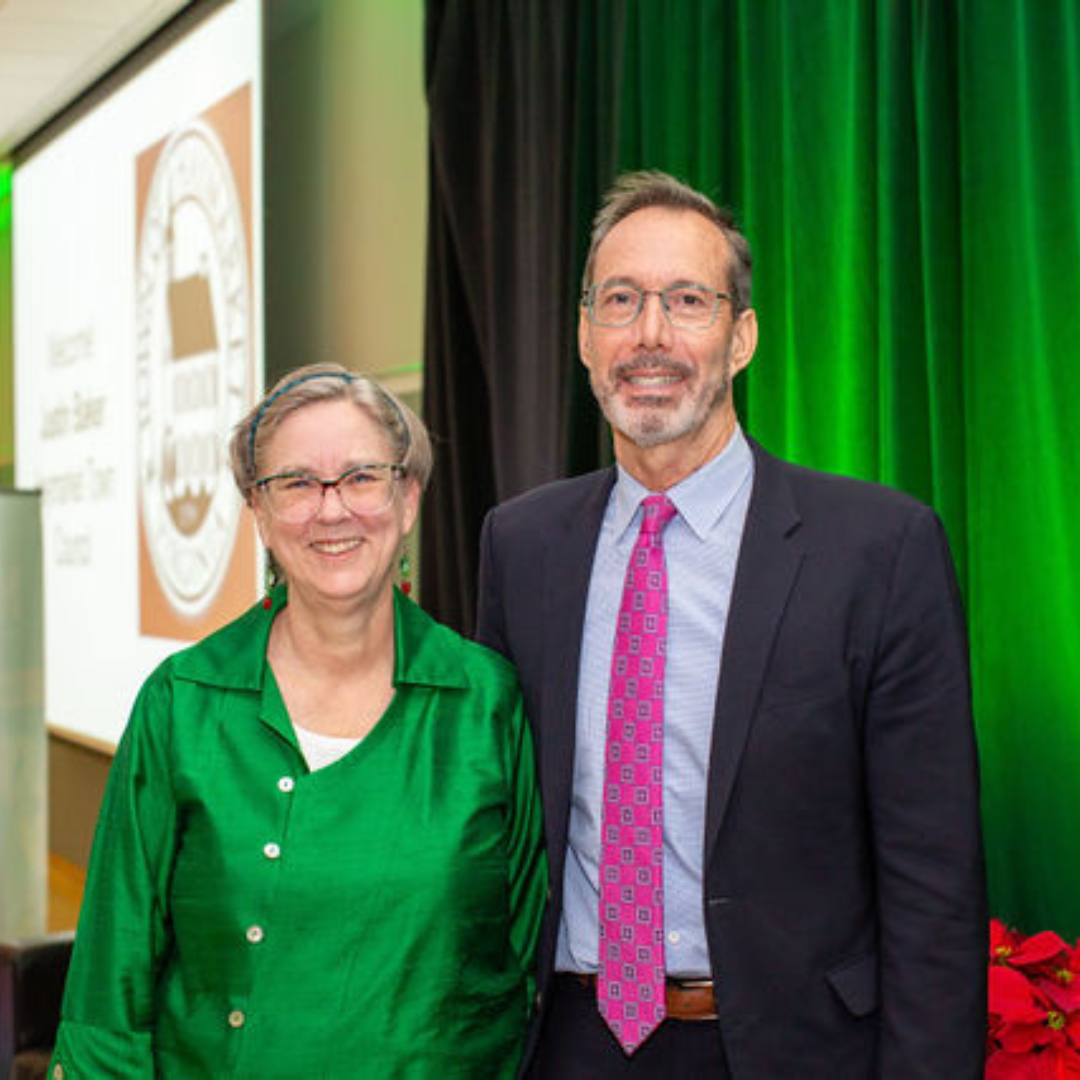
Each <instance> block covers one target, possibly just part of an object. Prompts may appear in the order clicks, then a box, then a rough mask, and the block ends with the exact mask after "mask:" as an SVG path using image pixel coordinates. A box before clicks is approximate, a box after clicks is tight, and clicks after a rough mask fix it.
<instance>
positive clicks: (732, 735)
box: [705, 441, 803, 863]
mask: <svg viewBox="0 0 1080 1080" xmlns="http://www.w3.org/2000/svg"><path fill="white" fill-rule="evenodd" d="M750 445H751V449H752V450H753V452H754V470H755V471H754V490H753V493H752V495H751V497H750V506H749V508H748V510H747V514H746V527H745V529H744V531H743V539H742V545H741V547H740V550H739V561H738V566H737V569H736V572H735V583H734V587H733V589H732V594H731V609H730V611H729V613H728V622H727V630H726V632H725V635H724V653H723V657H722V660H721V664H720V685H719V687H718V689H717V695H716V715H715V718H714V721H713V740H712V752H711V754H710V762H709V790H708V797H707V803H706V809H705V861H706V863H708V860H709V857H710V854H711V852H712V850H713V848H714V847H715V845H716V839H717V836H718V835H719V832H720V825H721V823H722V821H723V819H724V813H725V811H726V810H727V805H728V801H729V799H730V797H731V791H732V788H733V787H734V784H735V777H736V774H737V773H738V769H739V761H740V759H741V757H742V753H743V749H744V747H745V746H746V739H747V736H748V734H749V731H750V723H751V720H752V718H753V715H754V710H755V708H756V706H757V701H758V697H759V696H760V693H761V685H762V680H763V678H764V675H765V666H766V663H767V661H768V658H769V656H770V654H771V652H772V643H773V640H774V638H775V637H776V634H777V631H778V630H779V627H780V621H781V619H782V617H783V613H784V607H785V605H786V603H787V600H788V596H789V594H790V593H791V589H792V586H793V585H794V583H795V579H796V576H797V575H798V572H799V567H800V566H801V564H802V560H803V548H802V545H801V544H800V543H799V542H798V539H797V535H798V526H799V520H800V519H799V513H798V510H797V509H796V506H795V501H794V498H793V496H792V492H791V488H790V485H789V483H788V479H787V476H786V475H785V473H784V471H783V470H784V465H783V463H781V462H780V461H778V460H777V459H775V458H772V457H770V456H769V455H768V454H766V453H765V452H764V451H763V450H762V449H761V448H760V447H759V446H757V444H756V443H754V442H753V441H751V443H750Z"/></svg>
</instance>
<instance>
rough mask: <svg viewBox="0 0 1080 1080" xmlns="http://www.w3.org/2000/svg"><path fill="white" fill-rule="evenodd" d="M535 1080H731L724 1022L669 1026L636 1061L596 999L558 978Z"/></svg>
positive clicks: (534, 1069) (659, 1031)
mask: <svg viewBox="0 0 1080 1080" xmlns="http://www.w3.org/2000/svg"><path fill="white" fill-rule="evenodd" d="M528 1075H529V1077H530V1080H607V1078H608V1077H622V1076H626V1077H633V1078H634V1080H683V1078H691V1077H693V1078H697V1077H701V1078H702V1080H706V1078H707V1080H731V1073H730V1072H729V1070H728V1067H727V1059H726V1058H725V1057H724V1043H723V1040H722V1038H721V1037H720V1022H719V1021H718V1020H665V1021H664V1022H663V1023H662V1024H661V1025H660V1026H659V1027H658V1028H657V1029H656V1031H654V1032H653V1033H652V1034H651V1035H650V1036H649V1037H648V1038H647V1039H646V1040H645V1042H644V1043H642V1045H641V1046H640V1047H639V1048H638V1049H637V1051H636V1052H635V1053H634V1054H632V1055H631V1056H630V1057H627V1056H626V1054H625V1053H623V1050H622V1047H621V1046H619V1044H618V1043H617V1042H616V1041H615V1036H614V1035H612V1034H611V1031H610V1029H609V1028H608V1026H607V1024H605V1023H604V1018H603V1017H602V1016H601V1015H600V1013H599V1011H598V1010H597V1008H596V994H595V992H594V991H593V990H591V989H589V988H588V987H586V986H583V985H582V984H581V982H580V981H579V980H578V979H575V978H574V977H573V976H572V975H571V976H568V975H556V976H555V977H554V978H553V979H552V981H551V986H550V987H549V989H548V1009H547V1015H546V1016H545V1018H544V1027H543V1030H542V1031H541V1033H540V1042H539V1045H538V1047H537V1052H536V1056H535V1058H534V1061H533V1066H532V1068H531V1069H530V1070H529V1074H528Z"/></svg>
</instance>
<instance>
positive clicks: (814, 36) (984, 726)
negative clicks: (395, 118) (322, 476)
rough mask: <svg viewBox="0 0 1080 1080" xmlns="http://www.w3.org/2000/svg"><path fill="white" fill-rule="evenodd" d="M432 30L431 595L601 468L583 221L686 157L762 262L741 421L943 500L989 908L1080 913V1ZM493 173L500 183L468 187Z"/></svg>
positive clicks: (518, 11)
mask: <svg viewBox="0 0 1080 1080" xmlns="http://www.w3.org/2000/svg"><path fill="white" fill-rule="evenodd" d="M539 8H542V11H543V14H542V15H540V14H538V9H539ZM496 28H497V31H498V32H497V33H496V32H495V29H496ZM429 31H430V32H431V34H432V37H433V38H435V39H437V41H435V42H429V45H430V46H432V47H433V48H434V46H436V45H437V50H438V52H439V56H438V64H436V65H432V64H431V62H430V60H431V54H430V52H429V90H430V91H431V92H432V94H433V96H432V98H431V106H432V111H431V121H432V146H433V159H434V160H433V217H432V238H433V239H432V244H433V262H432V267H431V270H430V277H429V305H430V306H429V312H428V320H429V323H428V325H429V338H428V353H427V363H428V371H427V378H428V380H429V387H430V395H429V397H428V399H427V402H426V404H427V405H428V406H429V408H430V409H431V411H430V412H429V414H428V416H429V419H430V420H431V422H432V423H433V425H434V426H435V428H436V431H437V433H439V434H441V435H444V436H445V437H446V438H447V439H448V440H449V442H448V445H447V446H446V447H445V451H446V452H448V454H449V455H451V456H452V459H453V465H452V473H453V477H451V479H456V482H457V484H458V485H459V487H458V488H455V487H453V486H452V485H451V484H450V483H449V481H448V479H447V476H446V473H445V472H444V473H442V474H440V484H442V487H441V490H440V492H439V494H440V498H441V501H440V502H438V504H437V511H436V513H435V514H434V515H432V514H431V513H430V512H429V514H428V518H427V521H426V532H427V534H428V537H427V538H428V541H429V543H430V544H432V545H433V546H434V549H436V550H437V553H438V555H439V558H441V559H443V560H444V561H443V563H442V564H441V565H442V572H443V573H444V574H445V578H444V580H451V579H452V580H453V582H454V584H455V587H456V588H457V590H458V592H457V594H456V596H455V599H454V605H456V606H454V605H448V606H446V607H442V606H440V605H441V603H442V595H441V593H440V594H439V596H437V597H436V598H435V600H434V603H433V604H432V605H431V606H432V607H433V610H435V612H436V614H438V615H439V616H440V617H444V618H445V617H450V618H451V620H452V621H455V620H456V621H458V622H459V623H461V622H465V616H464V615H463V613H471V605H472V600H473V596H474V583H473V579H472V573H473V570H474V567H475V554H474V549H475V543H476V532H477V530H478V527H479V519H480V516H481V515H482V512H483V510H484V509H486V506H487V505H488V504H490V502H492V501H494V500H496V499H500V498H504V497H506V495H508V494H512V493H514V492H516V491H517V490H520V489H521V488H522V487H526V486H529V485H530V484H533V483H537V482H540V481H543V480H547V479H553V478H555V477H556V476H559V475H563V474H564V473H566V472H570V473H577V472H581V471H584V470H585V469H588V468H591V467H594V466H595V465H597V464H599V463H601V462H604V461H606V460H609V459H610V447H609V444H608V438H607V434H606V431H605V429H604V426H603V425H602V423H601V422H600V420H599V417H598V412H597V410H596V407H595V405H594V403H593V401H592V397H591V394H590V393H589V390H588V383H587V380H586V378H585V376H584V372H583V370H582V369H581V366H580V364H579V363H578V361H577V357H576V347H575V336H574V330H575V327H576V307H575V305H576V294H577V289H578V277H579V274H580V270H581V266H582V263H583V259H584V252H585V248H586V245H587V231H588V223H589V220H590V218H591V216H592V213H593V211H594V210H595V208H596V205H597V203H598V201H599V199H600V196H601V194H602V192H603V191H604V190H605V188H606V187H607V185H608V184H609V183H610V181H611V179H612V178H613V177H614V176H615V175H616V173H618V172H619V171H621V170H623V169H629V168H644V167H651V168H662V169H666V170H668V171H670V172H673V173H675V174H676V175H678V176H680V177H681V178H682V179H684V180H686V181H688V182H689V183H691V184H693V185H694V186H696V187H698V188H701V189H702V190H704V191H706V192H708V193H709V194H711V195H713V196H715V197H716V198H717V199H718V200H719V201H720V202H722V203H725V204H726V205H728V206H730V207H732V208H733V209H734V210H735V212H736V214H737V215H738V216H739V217H740V219H741V220H742V222H743V223H744V225H745V228H746V231H747V233H748V236H749V238H750V241H751V244H752V246H753V249H754V255H755V263H756V266H755V286H754V303H755V307H756V308H757V309H758V313H759V318H760V323H761V341H760V346H759V350H758V355H757V356H756V357H755V359H754V362H753V364H752V365H751V367H750V369H749V370H748V371H747V372H746V373H745V374H744V375H743V376H740V378H739V380H737V383H736V400H737V404H738V407H739V410H740V415H741V417H742V419H743V422H744V424H745V426H746V427H747V429H748V430H749V431H750V432H751V433H752V434H753V435H754V436H755V437H757V438H758V439H759V440H760V441H761V442H762V443H763V444H764V445H765V446H766V447H768V448H769V449H771V450H772V451H774V452H775V453H778V454H780V455H782V456H785V457H788V458H791V459H793V460H796V461H800V462H803V463H804V464H807V465H811V466H814V467H818V468H823V469H829V470H833V471H837V472H844V473H849V474H852V475H855V476H861V477H864V478H866V479H870V480H877V481H881V482H884V483H887V484H890V485H893V486H896V487H900V488H903V489H905V490H907V491H910V492H911V493H913V494H914V495H916V496H917V497H919V498H921V499H924V500H925V501H927V502H929V503H931V504H932V505H933V506H935V507H936V508H937V510H938V511H939V512H940V513H941V515H942V517H943V519H944V521H945V524H946V527H947V529H948V532H949V536H950V539H951V543H952V547H953V552H954V555H955V557H956V561H957V564H958V570H959V572H960V576H961V581H962V586H963V589H964V594H965V601H966V605H967V610H968V615H969V624H970V630H971V640H972V659H973V679H974V695H975V704H976V714H977V722H978V730H979V740H980V751H981V755H982V761H983V770H984V800H983V801H984V815H985V821H986V826H987V843H988V855H989V870H990V881H991V894H992V902H993V904H994V908H995V911H996V912H997V913H998V914H1000V915H1002V916H1003V917H1005V918H1008V919H1011V920H1013V921H1015V922H1017V923H1019V924H1020V925H1022V926H1025V927H1027V928H1029V929H1031V930H1037V929H1041V928H1042V927H1044V926H1046V927H1052V928H1054V929H1056V930H1058V931H1059V932H1061V933H1063V934H1066V935H1076V934H1080V858H1078V857H1077V856H1078V855H1080V827H1078V826H1076V825H1075V824H1074V821H1073V819H1074V818H1075V817H1076V816H1077V815H1076V796H1075V794H1074V789H1075V782H1074V781H1073V780H1072V777H1074V776H1076V775H1078V774H1080V678H1078V672H1080V619H1078V617H1077V609H1078V607H1080V509H1078V507H1080V500H1078V498H1077V496H1076V495H1075V494H1074V492H1073V491H1072V486H1073V484H1074V477H1075V475H1076V473H1077V471H1078V468H1080V426H1078V424H1077V421H1076V417H1077V401H1078V399H1080V361H1078V359H1077V358H1078V357H1080V302H1078V297H1080V15H1078V12H1077V9H1076V6H1075V4H1073V3H1072V2H1071V0H1046V2H1045V3H1040V4H1020V3H1002V4H986V3H984V2H981V0H952V2H949V3H941V2H939V0H911V2H910V3H898V2H895V0H843V2H841V0H828V2H826V0H823V2H821V3H814V4H808V3H805V2H802V0H771V2H769V3H762V2H760V0H593V2H585V0H582V2H580V3H576V4H571V3H551V4H545V5H540V6H538V5H531V4H527V3H520V4H509V3H494V2H491V3H485V2H482V0H475V2H474V3H468V4H466V3H460V4H455V3H449V2H446V3H436V2H435V0H431V2H430V3H429ZM433 70H434V72H435V75H436V77H435V78H432V72H433ZM509 73H512V75H513V77H512V78H511V77H510V75H509ZM496 89H497V91H498V92H497V93H496ZM485 90H486V93H487V94H488V95H490V96H489V97H487V98H485V97H484V94H485ZM474 99H477V101H478V104H476V107H475V108H476V111H475V113H472V112H470V108H471V106H470V107H467V106H466V105H465V104H464V103H463V102H473V100H474ZM451 101H452V102H453V103H454V104H453V105H451V104H450V102H451ZM493 117H497V118H499V120H500V121H501V123H499V124H494V122H493ZM455 124H457V125H461V127H456V126H455ZM462 128H467V130H462ZM526 148H528V150H526ZM529 154H531V155H532V156H531V157H530V156H529ZM463 159H465V160H463ZM526 159H527V160H528V161H529V162H530V164H531V165H532V166H533V167H535V169H537V170H538V171H537V172H531V171H529V170H527V169H526V168H524V165H523V163H524V161H525V160H526ZM474 173H476V174H477V175H475V176H474V175H473V174H474ZM496 175H497V176H498V177H499V178H500V180H501V181H505V183H506V184H508V185H511V187H510V189H509V190H508V189H507V188H506V187H504V186H503V185H502V184H500V185H498V186H497V187H490V186H489V187H488V188H484V187H483V184H482V183H480V180H481V179H482V178H483V177H484V176H487V177H489V178H490V177H492V176H496ZM436 177H437V179H434V178H436ZM436 187H437V191H436ZM466 210H467V213H466ZM538 223H542V231H543V235H544V244H545V251H544V256H543V259H542V261H538V254H537V252H536V251H535V250H533V249H532V248H531V247H530V245H529V244H528V243H527V242H526V241H527V238H528V236H529V235H530V230H532V229H534V228H535V227H536V226H537V225H538ZM440 244H441V246H440ZM434 256H437V257H438V259H439V260H441V261H436V260H435V258H434ZM541 262H542V265H543V270H544V272H543V274H542V275H539V274H537V273H536V269H537V267H538V266H540V265H541ZM493 281H497V282H498V283H499V285H500V292H499V304H498V306H497V312H496V314H495V315H493V313H492V305H491V303H490V300H491V294H490V292H489V293H487V294H484V293H483V290H482V287H481V284H482V283H487V286H488V287H490V284H491V283H492V282H493ZM458 292H462V293H464V294H466V297H467V298H468V300H467V302H465V301H463V302H460V303H459V302H458V301H457V300H455V299H453V298H454V297H455V295H456V294H457V293H458ZM476 293H479V294H480V295H481V299H480V300H476V299H474V294H476ZM511 294H512V295H511ZM496 316H497V317H496ZM463 320H464V323H463ZM549 320H550V321H549ZM496 323H497V324H498V325H497V326H496ZM523 342H524V343H525V344H523ZM508 343H510V347H509V349H508V347H507V346H508ZM529 345H531V347H529ZM496 358H497V360H498V362H496ZM455 397H456V402H455ZM455 410H456V411H455ZM458 429H462V430H461V434H462V439H461V441H460V442H459V441H457V440H458V436H457V434H456V433H455V432H456V431H457V430H458ZM459 489H460V490H459ZM433 517H434V519H435V520H432V518H433ZM447 537H450V538H451V539H450V540H449V541H448V540H447V539H446V538H447ZM427 566H428V564H427V563H425V601H428V600H429V597H428V594H427V592H426V587H427V583H428V580H429V578H428V576H427V575H428V573H429V572H430V571H429V570H428V569H427ZM466 625H467V623H466ZM912 768H913V769H917V768H918V763H912Z"/></svg>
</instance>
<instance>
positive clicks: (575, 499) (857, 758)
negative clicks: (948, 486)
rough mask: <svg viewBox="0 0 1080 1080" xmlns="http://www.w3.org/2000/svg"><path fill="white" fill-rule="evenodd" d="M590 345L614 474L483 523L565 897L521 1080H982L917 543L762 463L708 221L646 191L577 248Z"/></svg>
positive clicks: (734, 301) (522, 502) (978, 889)
mask: <svg viewBox="0 0 1080 1080" xmlns="http://www.w3.org/2000/svg"><path fill="white" fill-rule="evenodd" d="M584 285H585V290H584V293H583V298H582V304H581V316H580V324H579V346H580V352H581V359H582V361H583V363H584V364H585V366H586V367H587V368H588V370H589V375H590V379H591V383H592V388H593V391H594V393H595V394H596V397H597V400H598V401H599V403H600V406H601V408H602V410H603V412H604V415H605V416H606V418H607V420H608V422H609V423H610V425H611V427H612V431H613V437H614V447H615V456H616V459H617V469H609V470H603V471H601V472H598V473H594V474H591V475H588V476H583V477H579V478H577V479H572V480H566V481H560V482H558V483H555V484H551V485H548V486H545V487H542V488H540V489H538V490H536V491H533V492H530V493H528V494H526V495H524V496H522V497H520V498H518V499H515V500H512V501H511V502H509V503H507V504H505V505H503V506H501V507H499V508H497V509H496V510H494V511H493V512H492V513H491V514H490V515H489V517H488V520H487V521H486V522H485V525H484V533H483V539H482V554H481V586H480V593H481V596H480V609H479V636H480V638H481V640H483V641H485V642H487V643H488V644H489V645H491V646H492V647H494V648H495V649H498V650H499V651H500V652H502V653H504V654H505V655H507V656H508V657H509V658H510V659H512V660H513V661H514V662H515V663H516V664H517V666H518V670H519V672H520V676H521V681H522V685H523V688H524V692H525V698H526V706H527V709H528V712H529V715H530V717H531V719H532V723H533V727H534V732H535V737H536V742H537V748H538V754H539V756H538V760H539V769H540V779H541V785H542V790H543V795H544V803H545V813H546V832H547V843H548V852H549V858H550V862H551V871H552V882H553V889H552V896H551V902H550V904H549V911H548V914H547V922H546V924H545V928H544V931H543V936H542V939H541V944H540V969H539V987H540V994H539V1001H540V1006H541V1007H540V1018H539V1023H538V1030H537V1032H536V1033H535V1035H534V1039H533V1041H532V1045H531V1047H530V1056H529V1059H528V1064H529V1067H530V1068H531V1069H532V1071H533V1073H534V1075H536V1076H540V1077H552V1078H555V1077H557V1078H559V1080H572V1078H574V1077H589V1078H591V1080H596V1078H601V1080H602V1078H604V1077H609V1076H612V1077H613V1076H623V1075H626V1076H636V1077H664V1078H665V1080H673V1078H675V1077H698V1076H702V1077H705V1076H708V1077H732V1078H734V1080H787V1078H791V1080H819V1078H820V1080H870V1078H874V1080H879V1078H884V1080H918V1078H936V1080H966V1078H971V1080H975V1078H976V1077H981V1076H982V1071H983V1065H982V1062H983V1057H982V1054H983V1044H984V1039H985V1024H986V1012H985V955H986V943H985V935H986V907H985V896H984V878H983V860H982V846H981V838H980V828H979V814H978V793H977V786H978V781H977V765H976V749H975V742H974V736H973V729H972V722H971V715H970V706H969V684H968V668H967V655H966V637H965V631H964V626H963V618H962V614H961V611H960V605H959V600H958V594H957V589H956V584H955V579H954V576H953V571H952V567H951V562H950V559H949V554H948V550H947V545H946V540H945V537H944V534H943V530H942V528H941V525H940V523H939V521H938V519H937V517H936V515H935V514H934V513H933V512H932V511H931V510H929V509H928V508H927V507H925V506H923V505H921V504H920V503H917V502H916V501H915V500H913V499H911V498H909V497H907V496H905V495H902V494H900V493H898V492H894V491H890V490H888V489H886V488H883V487H879V486H877V485H871V484H866V483H861V482H858V481H855V480H850V479H846V478H841V477H834V476H827V475H824V474H821V473H816V472H811V471H809V470H806V469H802V468H799V467H797V466H794V465H790V464H787V463H784V462H781V461H779V460H777V459H776V458H773V457H771V456H769V455H768V454H767V453H766V452H765V451H764V450H762V449H761V448H760V447H759V446H757V445H756V444H755V443H753V442H752V441H751V440H749V439H748V438H747V437H746V436H745V435H744V434H743V433H742V431H741V429H740V427H739V424H738V421H737V418H736V415H735V410H734V406H733V402H732V396H731V382H732V379H733V377H734V376H735V375H736V374H737V373H738V372H739V371H741V370H742V369H743V368H745V367H746V366H747V364H749V363H750V360H751V357H752V356H753V354H754V349H755V346H756V343H757V324H756V318H755V314H754V311H753V309H752V308H751V307H750V253H749V249H748V246H747V243H746V241H745V239H744V238H743V237H742V236H741V235H740V234H739V232H738V230H737V229H736V227H735V225H734V223H733V222H732V220H731V219H730V218H729V216H728V215H727V214H726V213H724V212H723V211H721V210H720V209H718V208H717V207H716V206H715V205H713V203H712V202H711V201H710V200H708V199H707V198H705V197H704V196H702V195H701V194H699V193H697V192H695V191H693V190H692V189H690V188H688V187H686V186H684V185H683V184H681V183H679V182H678V181H676V180H674V179H672V178H671V177H668V176H666V175H664V174H660V173H637V174H632V175H628V176H624V177H623V178H621V179H620V181H619V182H618V183H617V184H616V186H615V188H614V189H613V191H612V192H611V193H610V195H609V196H608V199H607V201H606V203H605V205H604V206H603V208H602V209H601V210H600V213H599V214H598V216H597V218H596V221H595V223H594V229H593V236H592V247H591V250H590V253H589V257H588V263H587V266H586V270H585V281H584Z"/></svg>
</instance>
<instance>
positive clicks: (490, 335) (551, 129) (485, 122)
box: [421, 0, 577, 632]
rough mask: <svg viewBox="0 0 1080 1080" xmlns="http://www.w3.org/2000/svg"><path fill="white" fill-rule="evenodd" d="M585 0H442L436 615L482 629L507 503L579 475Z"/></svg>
mask: <svg viewBox="0 0 1080 1080" xmlns="http://www.w3.org/2000/svg"><path fill="white" fill-rule="evenodd" d="M576 23H577V5H576V4H574V3H564V2H560V0H545V2H543V3H538V2H530V0H518V2H513V0H501V2H491V3H488V2H485V3H476V2H475V0H428V4H427V26H426V58H425V66H426V79H427V95H428V108H429V114H430V125H429V153H430V161H429V169H430V210H429V213H430V220H429V224H428V270H427V317H426V329H425V344H424V360H425V376H424V417H425V420H426V421H427V423H428V426H429V427H430V429H431V431H432V435H433V437H434V439H435V452H436V465H435V473H434V477H433V481H432V489H431V493H430V495H429V496H428V500H427V505H426V509H425V516H424V526H423V530H422V538H421V582H422V590H423V602H424V607H425V608H427V609H428V610H429V611H430V612H431V613H432V614H433V615H435V617H436V618H438V619H440V620H442V621H443V622H446V623H448V624H449V625H451V626H454V627H456V628H458V629H461V630H463V631H465V632H469V631H471V629H472V624H473V612H474V606H475V595H476V586H475V581H476V569H477V539H478V536H479V532H480V524H481V522H482V520H483V515H484V513H485V512H486V511H487V510H488V509H489V508H490V507H491V506H492V505H494V504H495V503H496V502H498V501H500V500H502V499H505V498H508V497H509V496H511V495H514V494H517V493H518V492H521V491H524V490H525V489H527V488H529V487H533V486H535V485H536V484H538V483H542V482H544V481H546V480H550V479H553V478H555V477H557V476H559V475H561V474H562V473H563V471H564V469H565V465H566V461H565V457H566V454H565V450H564V446H565V441H566V406H565V403H566V400H567V396H568V392H569V389H568V385H567V384H568V383H569V382H570V381H571V379H576V378H577V376H574V375H571V374H569V373H571V372H572V371H573V364H572V358H573V356H574V355H575V352H576V346H575V327H576V322H575V306H576V291H577V285H576V282H574V281H573V280H572V279H573V272H572V267H573V266H574V263H575V251H574V245H575V242H576V241H575V235H576V233H575V226H574V214H575V210H574V207H573V205H572V200H573V190H574V183H573V177H572V175H571V173H572V170H573V164H572V163H573V153H572V146H573V116H574V103H575V84H574V78H573V72H574V70H575V67H576V57H575V55H574V54H575V50H576V47H577V30H576Z"/></svg>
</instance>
